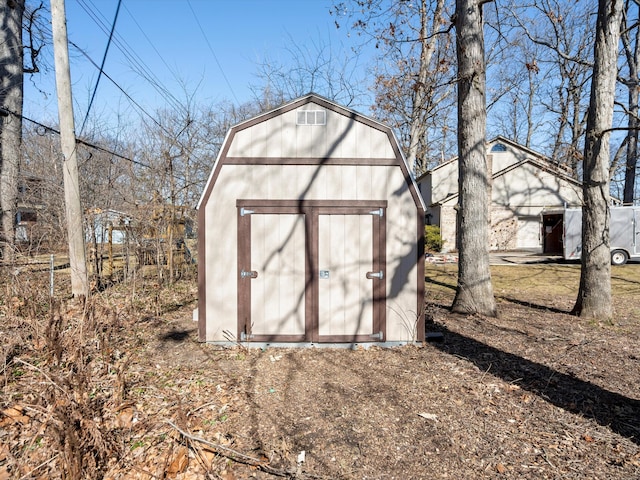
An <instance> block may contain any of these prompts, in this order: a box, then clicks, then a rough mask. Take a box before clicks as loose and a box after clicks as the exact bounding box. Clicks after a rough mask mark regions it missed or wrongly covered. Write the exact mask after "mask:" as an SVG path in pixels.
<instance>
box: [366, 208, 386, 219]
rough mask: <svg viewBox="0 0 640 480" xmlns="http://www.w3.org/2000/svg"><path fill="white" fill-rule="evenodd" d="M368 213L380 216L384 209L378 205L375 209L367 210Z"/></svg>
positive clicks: (382, 215) (382, 214)
mask: <svg viewBox="0 0 640 480" xmlns="http://www.w3.org/2000/svg"><path fill="white" fill-rule="evenodd" d="M369 214H370V215H378V216H379V217H380V218H382V217H384V209H383V208H382V207H380V208H379V209H377V210H372V211H370V212H369Z"/></svg>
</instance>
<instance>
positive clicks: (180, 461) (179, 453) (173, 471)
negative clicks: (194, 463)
mask: <svg viewBox="0 0 640 480" xmlns="http://www.w3.org/2000/svg"><path fill="white" fill-rule="evenodd" d="M188 465H189V450H188V449H187V448H186V447H180V448H178V450H176V453H175V455H174V456H173V461H172V462H171V464H169V468H167V471H166V476H167V477H168V478H176V476H177V475H178V474H179V473H182V472H184V471H185V470H186V469H187V466H188Z"/></svg>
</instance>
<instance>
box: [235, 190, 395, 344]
mask: <svg viewBox="0 0 640 480" xmlns="http://www.w3.org/2000/svg"><path fill="white" fill-rule="evenodd" d="M385 210H386V202H384V201H381V202H375V201H373V202H372V201H365V202H362V201H353V202H321V201H306V202H298V201H294V202H287V201H271V202H269V201H238V338H240V339H242V340H249V341H257V342H267V341H268V342H274V341H280V342H336V343H338V342H372V341H374V342H375V341H383V340H384V338H385V329H386V325H385V297H386V287H385V285H386V282H385V278H384V277H385V268H384V266H385V264H386V258H385V251H386V228H385V225H386V221H385Z"/></svg>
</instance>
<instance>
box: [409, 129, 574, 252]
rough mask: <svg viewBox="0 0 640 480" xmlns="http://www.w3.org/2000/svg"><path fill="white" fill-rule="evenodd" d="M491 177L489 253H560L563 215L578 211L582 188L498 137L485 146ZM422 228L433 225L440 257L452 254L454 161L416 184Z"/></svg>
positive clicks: (534, 154)
mask: <svg viewBox="0 0 640 480" xmlns="http://www.w3.org/2000/svg"><path fill="white" fill-rule="evenodd" d="M486 148H487V163H488V165H489V168H490V171H491V245H490V249H491V250H530V251H537V252H545V253H560V252H562V213H561V209H562V208H564V207H565V206H566V207H579V206H581V205H582V187H581V183H580V182H579V181H578V180H576V179H574V178H572V177H571V176H570V174H569V172H568V171H567V170H565V169H563V168H561V167H560V166H558V165H555V164H553V163H552V162H551V161H550V160H549V159H548V158H546V157H544V156H543V155H541V154H539V153H537V152H535V151H533V150H531V149H529V148H526V147H524V146H522V145H519V144H517V143H515V142H513V141H511V140H508V139H506V138H503V137H497V138H495V139H493V140H491V141H490V142H487V146H486ZM417 183H418V188H419V190H420V192H421V194H422V197H423V199H424V201H425V204H426V223H427V224H431V225H438V226H439V227H440V232H441V236H442V240H443V251H452V250H455V249H456V216H457V205H458V159H457V157H456V158H454V159H452V160H449V161H448V162H445V163H442V164H440V165H438V166H437V167H435V168H434V169H432V170H430V171H428V172H426V173H425V174H424V175H422V176H421V177H420V178H418V180H417Z"/></svg>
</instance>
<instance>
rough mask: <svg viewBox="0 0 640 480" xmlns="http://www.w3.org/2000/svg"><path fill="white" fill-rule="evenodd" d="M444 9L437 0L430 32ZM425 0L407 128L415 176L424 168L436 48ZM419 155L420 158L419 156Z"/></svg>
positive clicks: (440, 17) (436, 27)
mask: <svg viewBox="0 0 640 480" xmlns="http://www.w3.org/2000/svg"><path fill="white" fill-rule="evenodd" d="M443 9H444V0H438V1H437V4H436V8H435V11H434V13H433V23H432V28H431V30H432V32H436V31H437V29H438V28H439V25H440V24H441V22H442V11H443ZM428 20H429V19H428V16H427V0H421V3H420V66H419V71H418V79H417V80H416V84H415V86H414V88H413V104H412V111H411V125H410V129H409V149H408V154H407V163H408V164H409V166H410V167H412V168H413V169H414V173H415V175H416V177H418V176H420V175H422V174H423V173H424V172H425V171H426V169H427V165H426V161H425V160H426V159H425V158H424V151H422V152H421V151H420V143H421V142H422V141H423V140H424V136H425V135H426V132H427V122H426V120H425V109H426V106H427V105H426V104H427V102H428V97H429V95H432V94H433V93H432V92H427V88H428V87H427V83H428V82H429V73H430V71H429V67H430V65H431V59H432V58H433V54H434V52H435V49H436V38H437V36H436V35H433V34H432V35H431V37H429V30H428V28H427V21H428ZM419 157H420V158H419Z"/></svg>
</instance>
